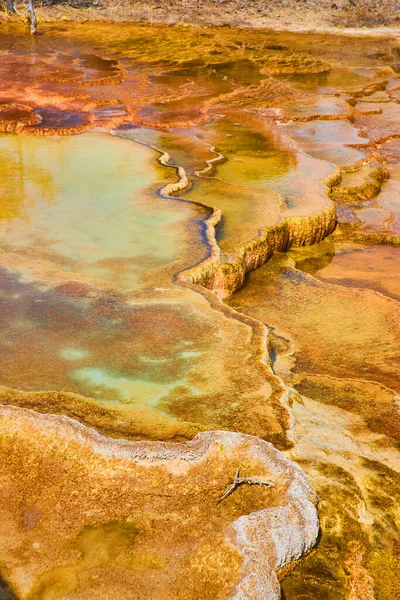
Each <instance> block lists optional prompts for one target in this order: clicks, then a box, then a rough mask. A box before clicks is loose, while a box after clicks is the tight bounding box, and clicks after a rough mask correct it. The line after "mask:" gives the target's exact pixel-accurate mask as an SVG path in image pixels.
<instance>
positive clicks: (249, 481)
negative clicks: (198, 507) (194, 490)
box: [217, 469, 274, 504]
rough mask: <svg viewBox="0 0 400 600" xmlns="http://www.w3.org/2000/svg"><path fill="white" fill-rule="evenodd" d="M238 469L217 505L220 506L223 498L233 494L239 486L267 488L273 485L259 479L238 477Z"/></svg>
mask: <svg viewBox="0 0 400 600" xmlns="http://www.w3.org/2000/svg"><path fill="white" fill-rule="evenodd" d="M239 475H240V469H238V470H237V471H236V475H235V478H234V480H233V481H232V483H231V484H229V485H228V487H227V488H226V490H225V492H224V493H223V494H222V496H221V498H220V499H219V500H218V502H217V504H220V503H221V502H222V501H223V500H225V498H227V497H228V496H230V495H231V494H233V492H234V491H235V490H237V488H238V487H240V486H241V485H266V486H267V487H270V488H272V487H274V484H273V483H271V482H270V481H264V480H263V479H260V478H259V477H239Z"/></svg>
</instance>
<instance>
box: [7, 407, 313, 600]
mask: <svg viewBox="0 0 400 600" xmlns="http://www.w3.org/2000/svg"><path fill="white" fill-rule="evenodd" d="M0 415H1V418H0V428H1V429H2V436H1V441H0V469H1V471H2V479H3V481H5V480H4V477H5V478H6V481H7V485H6V486H3V487H2V491H1V495H2V506H4V502H6V503H7V506H8V507H9V509H8V511H7V513H6V514H4V518H3V519H4V520H3V524H4V528H3V534H2V574H3V577H4V578H5V579H6V581H7V583H8V584H9V585H10V587H11V588H12V589H13V590H15V592H16V593H18V596H19V597H20V598H21V599H26V600H28V599H29V600H36V599H39V598H42V597H43V594H44V593H46V594H49V593H52V594H54V597H58V594H59V590H60V589H62V593H66V592H68V594H69V595H71V598H82V597H96V598H103V597H104V598H105V597H107V598H121V597H128V596H129V594H130V593H131V591H132V589H135V590H136V593H137V594H139V595H140V597H141V598H146V599H149V600H150V599H152V598H153V599H155V598H160V597H161V596H162V597H163V598H166V599H167V598H175V597H176V596H177V595H179V597H180V598H185V599H186V598H187V599H192V600H194V599H195V598H198V597H199V595H201V597H202V598H213V599H221V600H223V599H224V598H228V597H229V598H231V599H232V600H233V599H237V600H239V599H240V598H243V597H244V595H245V597H246V598H249V599H254V600H258V599H259V598H260V596H263V597H264V596H265V597H268V598H271V600H272V599H278V598H279V597H280V586H279V582H278V578H277V572H279V571H281V570H282V569H285V567H286V566H287V565H288V564H289V563H290V562H291V561H292V560H293V559H296V558H298V557H299V556H301V555H302V554H303V553H305V552H307V551H308V550H309V549H310V547H311V546H312V544H313V543H314V540H315V537H316V535H317V533H318V518H317V512H316V508H315V503H316V497H315V494H314V492H313V491H312V489H311V487H310V486H309V484H308V481H307V479H306V477H305V475H304V474H303V472H302V471H301V469H300V468H299V467H298V466H297V465H295V464H294V463H292V462H290V461H288V460H287V459H285V458H284V457H283V456H282V455H281V454H280V453H279V452H278V451H277V450H275V448H274V447H273V446H272V445H271V444H268V443H267V442H263V441H261V440H259V439H257V438H254V437H251V436H248V435H243V434H238V433H228V432H218V431H216V432H208V433H203V434H199V435H198V436H196V438H195V439H194V440H193V441H191V442H187V443H184V444H171V443H168V444H167V443H162V442H136V443H132V442H128V441H124V440H111V439H109V438H104V437H102V436H100V435H99V434H98V433H96V432H95V431H94V430H91V429H87V428H85V427H84V426H82V425H80V424H78V423H77V422H76V421H73V420H71V419H69V418H67V417H55V416H49V415H39V414H38V413H37V412H33V411H29V410H26V409H21V408H16V407H4V406H3V407H0ZM238 467H239V468H240V467H242V472H243V473H244V471H245V473H244V474H245V475H246V476H257V477H259V478H261V479H263V480H264V479H265V480H268V481H269V482H271V483H273V484H274V487H273V488H263V487H257V486H252V487H249V486H241V487H240V488H239V489H238V490H237V491H236V492H235V493H234V494H232V495H231V496H230V497H229V498H228V499H226V500H225V501H224V502H223V503H218V502H217V501H218V498H219V497H220V495H221V490H222V491H223V489H224V486H225V485H226V483H227V482H229V481H230V480H231V478H232V476H233V474H234V473H235V472H236V470H237V468H238ZM11 499H12V501H11ZM93 507H95V509H94V508H93ZM31 546H32V547H33V549H34V551H33V552H32V551H31ZM16 549H18V550H17V551H16Z"/></svg>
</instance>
